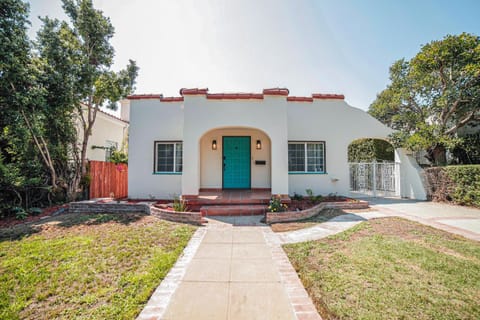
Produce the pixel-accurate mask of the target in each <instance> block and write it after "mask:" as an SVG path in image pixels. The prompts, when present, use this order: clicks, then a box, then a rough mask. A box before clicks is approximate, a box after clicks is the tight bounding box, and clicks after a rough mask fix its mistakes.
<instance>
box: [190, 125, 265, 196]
mask: <svg viewBox="0 0 480 320" xmlns="http://www.w3.org/2000/svg"><path fill="white" fill-rule="evenodd" d="M199 143H200V191H202V190H203V191H205V190H231V189H233V190H234V189H242V190H245V189H248V190H270V189H271V141H270V138H269V136H268V135H267V134H266V133H265V132H263V131H262V130H259V129H256V128H249V127H224V128H215V129H212V130H209V131H208V132H206V133H205V134H203V135H202V137H201V138H200V142H199Z"/></svg>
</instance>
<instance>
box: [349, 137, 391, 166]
mask: <svg viewBox="0 0 480 320" xmlns="http://www.w3.org/2000/svg"><path fill="white" fill-rule="evenodd" d="M394 159H395V154H394V149H393V146H392V145H391V144H390V143H389V142H387V141H385V140H380V139H358V140H355V141H353V142H352V143H350V145H349V146H348V162H362V161H364V162H372V161H374V160H376V161H384V160H386V161H393V160H394Z"/></svg>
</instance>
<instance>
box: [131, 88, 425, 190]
mask: <svg viewBox="0 0 480 320" xmlns="http://www.w3.org/2000/svg"><path fill="white" fill-rule="evenodd" d="M180 95H181V96H180V97H163V96H162V95H160V94H148V95H132V96H129V97H128V99H129V103H128V102H127V101H123V102H122V108H123V109H124V110H125V112H126V113H129V114H130V129H129V130H130V136H129V182H128V183H129V184H128V190H129V197H130V198H137V199H147V198H157V199H161V198H171V197H172V196H173V195H182V196H187V197H193V196H196V195H198V194H199V192H200V191H202V190H222V189H253V190H256V189H257V190H265V189H266V190H271V193H272V194H278V195H287V194H290V195H292V194H293V193H294V192H295V193H299V194H304V193H305V189H312V190H313V192H314V193H316V194H329V193H337V194H339V195H347V194H348V192H349V166H348V145H349V144H350V143H351V142H352V141H354V140H356V139H359V138H379V139H386V138H387V136H388V135H389V134H390V133H391V130H390V129H389V128H387V127H386V126H384V125H383V124H381V123H380V122H378V121H377V120H376V119H374V118H373V117H371V116H370V115H368V114H367V113H365V112H364V111H362V110H360V109H356V108H353V107H351V106H349V105H348V104H347V103H346V102H345V101H344V96H343V95H335V94H313V95H312V96H311V97H293V96H289V91H288V89H281V88H275V89H265V90H263V93H213V94H212V93H208V89H182V90H180ZM395 153H396V154H395V157H396V161H397V162H400V170H401V177H402V181H401V183H400V190H399V194H398V195H401V196H403V197H410V198H417V199H425V197H426V194H425V190H424V188H423V185H422V182H421V179H420V174H419V167H418V166H417V165H416V163H415V161H414V160H413V159H412V158H411V157H410V156H407V155H406V154H405V153H404V152H403V150H396V152H395Z"/></svg>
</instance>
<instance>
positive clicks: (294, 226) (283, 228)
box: [270, 209, 375, 232]
mask: <svg viewBox="0 0 480 320" xmlns="http://www.w3.org/2000/svg"><path fill="white" fill-rule="evenodd" d="M369 211H375V210H374V209H359V210H353V209H352V210H342V209H324V210H322V211H321V212H320V213H319V214H317V215H316V216H313V217H310V218H308V219H305V220H301V221H294V222H279V223H273V224H271V225H270V227H271V228H272V230H273V231H274V232H287V231H295V230H300V229H304V228H310V227H313V226H315V225H317V224H319V223H323V222H325V221H328V220H330V219H333V218H335V217H338V216H341V215H345V214H355V213H360V212H369Z"/></svg>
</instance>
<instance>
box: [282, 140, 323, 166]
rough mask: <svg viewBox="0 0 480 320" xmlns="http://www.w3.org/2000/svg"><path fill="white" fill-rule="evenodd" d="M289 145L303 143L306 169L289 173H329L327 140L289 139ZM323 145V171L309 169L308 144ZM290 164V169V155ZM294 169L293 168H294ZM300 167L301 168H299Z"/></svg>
mask: <svg viewBox="0 0 480 320" xmlns="http://www.w3.org/2000/svg"><path fill="white" fill-rule="evenodd" d="M288 144H289V145H303V161H304V169H305V171H289V172H288V174H327V172H326V170H327V163H326V162H327V161H326V160H327V155H326V146H325V141H295V140H291V141H288ZM316 144H318V145H321V146H322V157H321V159H322V169H323V171H308V145H316ZM288 166H289V169H290V155H289V158H288ZM292 169H293V168H292ZM299 169H300V168H299Z"/></svg>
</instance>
